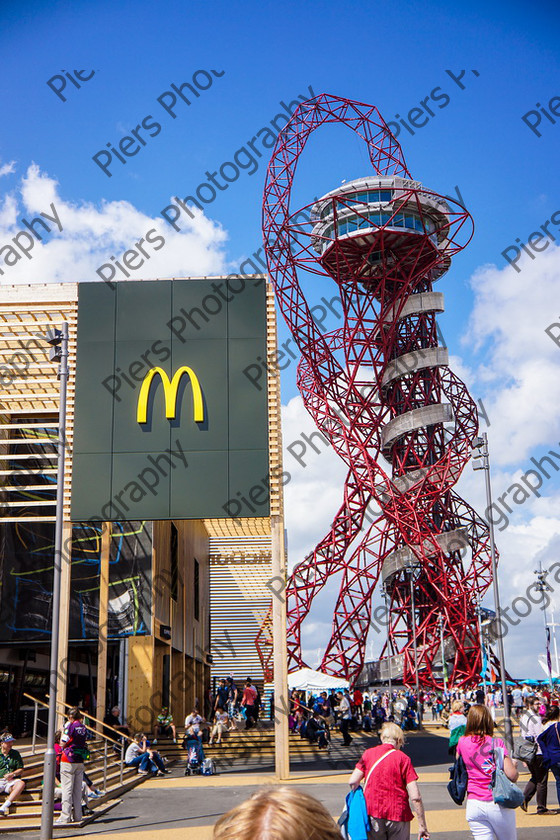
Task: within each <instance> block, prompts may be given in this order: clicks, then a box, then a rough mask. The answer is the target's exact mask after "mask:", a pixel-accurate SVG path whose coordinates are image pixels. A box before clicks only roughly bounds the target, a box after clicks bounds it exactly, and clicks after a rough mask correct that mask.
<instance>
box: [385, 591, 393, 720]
mask: <svg viewBox="0 0 560 840" xmlns="http://www.w3.org/2000/svg"><path fill="white" fill-rule="evenodd" d="M383 591H384V594H385V610H386V612H387V666H388V673H389V717H390V716H391V713H392V710H393V682H392V679H391V664H392V663H391V656H392V653H391V647H390V643H391V632H390V630H391V609H390V600H389V590H388V588H387V585H386V584H385V586H384V587H383Z"/></svg>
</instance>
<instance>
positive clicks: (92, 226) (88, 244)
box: [0, 164, 227, 283]
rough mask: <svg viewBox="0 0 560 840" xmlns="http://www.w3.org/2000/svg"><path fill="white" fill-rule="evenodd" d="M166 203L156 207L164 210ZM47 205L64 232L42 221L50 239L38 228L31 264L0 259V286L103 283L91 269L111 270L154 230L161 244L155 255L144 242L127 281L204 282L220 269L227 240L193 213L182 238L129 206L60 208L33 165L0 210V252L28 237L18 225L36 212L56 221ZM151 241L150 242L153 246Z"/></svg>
mask: <svg viewBox="0 0 560 840" xmlns="http://www.w3.org/2000/svg"><path fill="white" fill-rule="evenodd" d="M164 203H165V202H164V201H163V200H162V206H163V204H164ZM51 204H54V207H55V211H56V214H58V216H59V218H60V223H61V225H62V231H59V229H58V227H57V225H56V224H55V223H54V222H50V223H49V222H48V220H46V221H47V224H49V226H50V227H51V232H50V233H47V232H46V231H45V230H44V228H42V227H41V226H40V225H36V230H37V231H38V232H39V233H40V234H41V236H42V241H41V242H39V241H35V244H34V246H33V248H32V249H31V250H30V256H31V259H27V258H26V257H25V256H23V255H21V258H20V259H19V261H18V262H17V263H16V264H15V265H13V266H9V265H5V264H4V260H3V259H2V260H1V261H0V268H2V270H3V271H4V275H3V277H2V282H3V283H49V282H58V283H59V282H70V281H72V282H77V281H91V280H101V279H102V278H100V277H99V275H98V274H97V273H96V269H98V268H99V267H100V266H101V265H103V264H105V263H108V264H111V259H110V258H111V257H112V256H114V257H115V259H116V260H118V261H120V257H121V256H122V254H123V253H124V251H126V250H129V249H133V248H135V244H136V243H138V242H140V240H141V239H142V238H143V237H145V234H146V233H147V232H148V231H150V230H151V229H153V228H155V229H156V232H157V233H159V234H160V235H161V236H162V237H163V238H164V241H165V244H164V245H163V246H160V247H159V249H158V250H156V249H155V247H154V245H153V244H149V243H146V241H144V244H143V248H144V250H145V252H146V254H148V256H147V257H144V263H143V265H141V266H140V267H139V268H138V269H137V270H129V272H128V273H129V275H130V279H134V278H135V277H136V278H141V279H147V278H156V277H182V276H189V275H201V276H204V275H208V274H220V273H222V272H223V271H224V270H225V268H226V259H225V255H224V251H223V248H224V244H225V242H226V239H227V234H226V232H225V231H224V230H223V228H222V227H221V226H220V225H219V224H217V223H216V222H213V221H211V220H210V219H208V218H206V217H205V216H204V214H203V213H201V212H199V211H194V212H195V217H194V218H193V219H190V218H189V217H186V216H185V219H184V220H183V224H184V230H181V232H176V231H175V230H173V229H172V228H171V227H170V225H168V224H167V223H166V222H164V221H163V220H162V219H161V218H160V217H157V216H156V217H153V218H152V217H151V216H149V215H147V214H145V213H142V212H141V211H139V210H137V209H136V208H135V207H134V206H133V205H132V204H130V203H129V202H127V201H102V202H101V204H100V205H96V204H94V203H91V202H87V201H80V202H78V201H66V200H64V199H63V198H62V196H61V195H60V191H59V185H58V182H57V181H56V180H55V179H53V178H51V177H49V175H47V174H45V173H43V172H41V170H40V169H39V167H38V166H36V165H35V164H32V165H31V166H29V168H28V170H27V173H26V174H25V176H24V177H23V178H22V179H21V182H20V185H19V191H18V192H16V191H13V192H11V193H9V194H8V195H7V196H6V197H5V199H4V202H3V204H2V206H1V207H0V248H1V247H2V246H4V245H11V244H12V238H13V237H14V236H15V235H16V234H17V232H18V231H19V230H26V228H25V227H24V226H23V224H22V220H23V219H26V220H27V221H28V222H31V221H32V219H33V218H34V217H37V216H38V215H39V214H40V213H42V212H44V213H46V214H48V215H54V214H53V212H52V210H51ZM155 236H156V234H155V233H153V234H151V238H152V239H155ZM136 250H137V251H138V250H139V249H138V248H136ZM0 253H1V252H0ZM140 256H141V254H140ZM105 272H106V273H105V275H104V276H106V277H107V279H115V280H119V279H122V280H124V279H127V278H126V276H125V274H123V273H121V271H120V270H117V272H116V274H115V275H114V277H111V276H110V270H109V269H108V268H107V269H106V270H105Z"/></svg>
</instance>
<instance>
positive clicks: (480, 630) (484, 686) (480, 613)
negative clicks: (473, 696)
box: [476, 602, 486, 697]
mask: <svg viewBox="0 0 560 840" xmlns="http://www.w3.org/2000/svg"><path fill="white" fill-rule="evenodd" d="M476 612H477V615H478V636H479V639H480V673H481V677H482V688H483V689H484V697H486V676H485V675H483V673H482V667H483V665H484V656H483V653H484V636H483V633H482V607H481V606H480V602H479V603H478V605H477V608H476Z"/></svg>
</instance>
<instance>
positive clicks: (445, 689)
mask: <svg viewBox="0 0 560 840" xmlns="http://www.w3.org/2000/svg"><path fill="white" fill-rule="evenodd" d="M439 640H440V646H441V673H442V678H443V690H444V691H445V693H447V666H446V664H445V647H444V639H443V615H441V614H440V616H439Z"/></svg>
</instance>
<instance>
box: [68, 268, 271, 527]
mask: <svg viewBox="0 0 560 840" xmlns="http://www.w3.org/2000/svg"><path fill="white" fill-rule="evenodd" d="M265 353H266V294H265V284H264V281H261V282H259V281H258V280H257V281H256V282H255V281H252V280H248V279H247V278H243V277H241V278H239V277H237V278H231V288H230V287H228V285H227V283H226V281H225V280H203V279H201V280H173V281H171V280H169V281H168V280H166V281H149V282H145V281H142V282H138V281H134V282H127V283H124V282H123V283H118V284H115V289H114V290H111V289H110V288H109V287H108V286H107V285H105V284H100V283H90V284H79V299H78V355H77V371H76V380H77V381H76V408H75V430H74V435H75V437H74V440H75V444H74V469H73V490H72V518H73V519H74V520H75V521H84V520H87V519H90V518H91V517H99V516H102V518H105V519H107V520H109V519H113V520H122V519H129V520H133V519H134V520H142V519H169V518H179V519H196V518H204V517H208V518H211V517H224V516H230V515H231V516H237V515H242V516H251V515H259V516H266V515H268V513H269V505H268V501H267V499H264V498H262V495H263V494H262V493H261V492H260V491H259V490H258V489H254V490H252V487H253V484H255V483H259V482H260V483H262V481H263V479H264V478H266V476H267V473H268V433H267V422H268V415H267V404H266V377H265V376H264V375H263V377H262V383H261V384H262V388H261V389H260V390H259V388H257V387H255V385H254V383H253V382H251V381H250V379H249V378H248V377H247V376H246V375H245V374H244V369H245V368H246V367H247V365H250V364H253V363H255V362H257V357H259V356H260V357H261V358H262V359H264V358H265ZM183 366H187V367H189V368H191V369H192V370H193V371H194V373H195V374H196V377H197V378H198V382H199V384H200V388H201V392H202V399H203V407H204V411H203V415H204V416H203V419H202V421H195V418H194V416H193V407H194V388H193V383H192V382H191V381H190V379H189V377H188V376H186V375H185V376H183V378H182V380H181V384H180V386H179V388H178V392H177V401H176V418H175V419H167V418H166V416H165V399H164V383H163V382H162V380H161V378H160V377H159V375H156V376H155V377H154V381H153V384H152V387H151V389H150V398H149V402H148V422H147V423H145V424H139V423H138V422H137V407H138V399H139V395H140V391H141V385H142V382H143V380H144V377H145V376H146V375H147V373H148V371H149V370H150V369H151V368H155V367H159V368H161V369H162V370H163V371H164V372H165V373H166V374H167V376H168V377H169V380H172V378H173V375H174V374H175V373H176V372H177V371H178V370H179V369H180V368H181V367H183ZM185 460H186V462H187V465H185V463H184V462H185ZM150 484H151V485H153V486H152V487H150ZM251 492H252V493H253V496H254V497H255V499H257V501H251V496H250V495H249V496H247V501H248V504H249V506H253V507H255V510H258V513H256V514H255V513H254V512H251V510H250V509H249V507H247V505H245V507H246V509H244V511H243V512H242V513H237V507H238V506H239V504H238V503H237V502H235V503H234V501H231V499H234V500H235V499H237V498H238V494H242V495H244V494H245V493H249V494H251ZM236 494H237V495H236ZM257 497H258V498H257ZM230 501H231V503H230ZM257 502H258V503H257ZM240 504H241V506H243V504H244V503H243V502H240ZM101 511H103V513H101Z"/></svg>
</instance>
